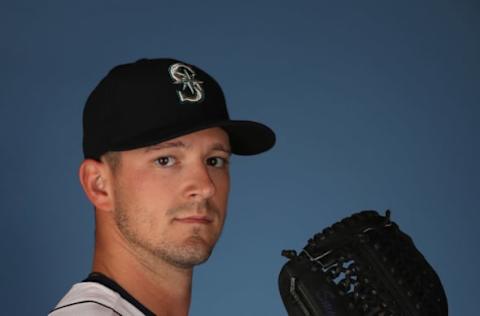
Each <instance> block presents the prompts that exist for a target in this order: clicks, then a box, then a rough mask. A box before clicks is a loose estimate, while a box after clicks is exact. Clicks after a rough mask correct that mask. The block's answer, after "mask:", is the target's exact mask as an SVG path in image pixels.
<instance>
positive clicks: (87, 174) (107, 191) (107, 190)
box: [78, 159, 113, 211]
mask: <svg viewBox="0 0 480 316" xmlns="http://www.w3.org/2000/svg"><path fill="white" fill-rule="evenodd" d="M78 173H79V177H80V183H81V184H82V188H83V190H84V191H85V193H86V195H87V197H88V199H89V200H90V201H91V202H92V204H93V205H94V206H95V208H96V209H97V210H104V211H111V210H112V209H113V190H112V174H111V171H110V170H109V168H108V166H107V165H106V163H104V162H100V161H96V160H93V159H85V160H84V161H83V162H82V164H81V165H80V169H79V172H78Z"/></svg>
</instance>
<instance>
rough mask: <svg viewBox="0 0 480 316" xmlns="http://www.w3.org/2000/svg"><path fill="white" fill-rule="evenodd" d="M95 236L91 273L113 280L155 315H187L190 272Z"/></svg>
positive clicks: (190, 282) (121, 244)
mask: <svg viewBox="0 0 480 316" xmlns="http://www.w3.org/2000/svg"><path fill="white" fill-rule="evenodd" d="M98 234H99V232H98V231H97V236H96V243H95V255H94V260H93V271H95V272H99V273H102V274H104V275H106V276H107V277H109V278H111V279H112V280H114V281H115V282H116V283H118V284H119V285H120V286H121V287H122V288H124V289H125V290H126V291H127V292H128V293H129V294H130V295H132V296H133V297H134V298H135V299H136V300H137V301H139V302H140V303H141V304H142V305H144V306H145V307H147V308H148V309H150V310H151V311H152V312H153V313H155V314H156V315H158V316H187V315H188V310H189V307H190V300H191V289H192V273H193V269H184V268H178V267H174V266H172V265H170V264H168V263H166V262H165V261H163V260H161V259H158V258H152V257H149V256H148V255H145V254H141V253H138V252H137V251H134V250H132V249H131V248H129V247H128V244H126V243H119V242H114V243H109V242H108V243H107V242H104V239H103V238H102V236H98Z"/></svg>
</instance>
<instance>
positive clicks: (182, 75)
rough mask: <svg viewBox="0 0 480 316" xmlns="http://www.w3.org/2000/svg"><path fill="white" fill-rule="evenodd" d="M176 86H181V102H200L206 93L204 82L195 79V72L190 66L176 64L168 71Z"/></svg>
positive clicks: (178, 91) (179, 95)
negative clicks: (203, 86)
mask: <svg viewBox="0 0 480 316" xmlns="http://www.w3.org/2000/svg"><path fill="white" fill-rule="evenodd" d="M168 71H169V72H170V77H172V79H173V83H174V84H181V85H182V87H181V90H177V94H178V97H179V98H180V102H182V103H184V102H200V101H202V100H203V96H204V91H203V88H202V83H203V82H202V81H199V80H197V79H195V76H196V74H195V72H194V71H193V70H192V68H190V67H189V66H187V65H185V64H181V63H176V64H173V65H171V66H170V68H169V69H168Z"/></svg>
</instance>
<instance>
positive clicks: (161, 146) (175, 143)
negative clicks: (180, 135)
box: [145, 140, 187, 152]
mask: <svg viewBox="0 0 480 316" xmlns="http://www.w3.org/2000/svg"><path fill="white" fill-rule="evenodd" d="M179 147H180V148H186V147H187V145H185V143H183V142H181V141H179V140H178V141H166V142H163V143H160V144H155V145H152V146H148V147H145V152H148V151H152V150H159V149H164V148H179Z"/></svg>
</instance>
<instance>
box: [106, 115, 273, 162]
mask: <svg viewBox="0 0 480 316" xmlns="http://www.w3.org/2000/svg"><path fill="white" fill-rule="evenodd" d="M211 127H221V128H223V129H224V130H225V131H226V132H227V134H228V136H229V139H230V146H231V150H232V153H233V154H236V155H244V156H248V155H256V154H260V153H262V152H264V151H267V150H269V149H270V148H272V147H273V145H274V144H275V133H274V132H273V131H272V130H271V129H270V128H269V127H268V126H266V125H263V124H261V123H257V122H253V121H232V120H225V121H215V122H205V123H200V124H197V125H193V126H192V125H190V126H188V127H182V126H176V127H175V128H174V129H171V130H168V131H166V130H165V129H162V130H154V131H149V132H148V133H144V134H142V135H139V136H138V137H136V138H135V139H131V140H128V141H123V142H122V143H121V144H115V145H111V146H110V148H109V150H112V151H122V150H130V149H135V148H141V147H146V146H151V145H155V144H158V143H161V142H164V141H167V140H170V139H173V138H176V137H180V136H183V135H187V134H190V133H193V132H197V131H200V130H202V129H207V128H211ZM159 135H161V136H159Z"/></svg>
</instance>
